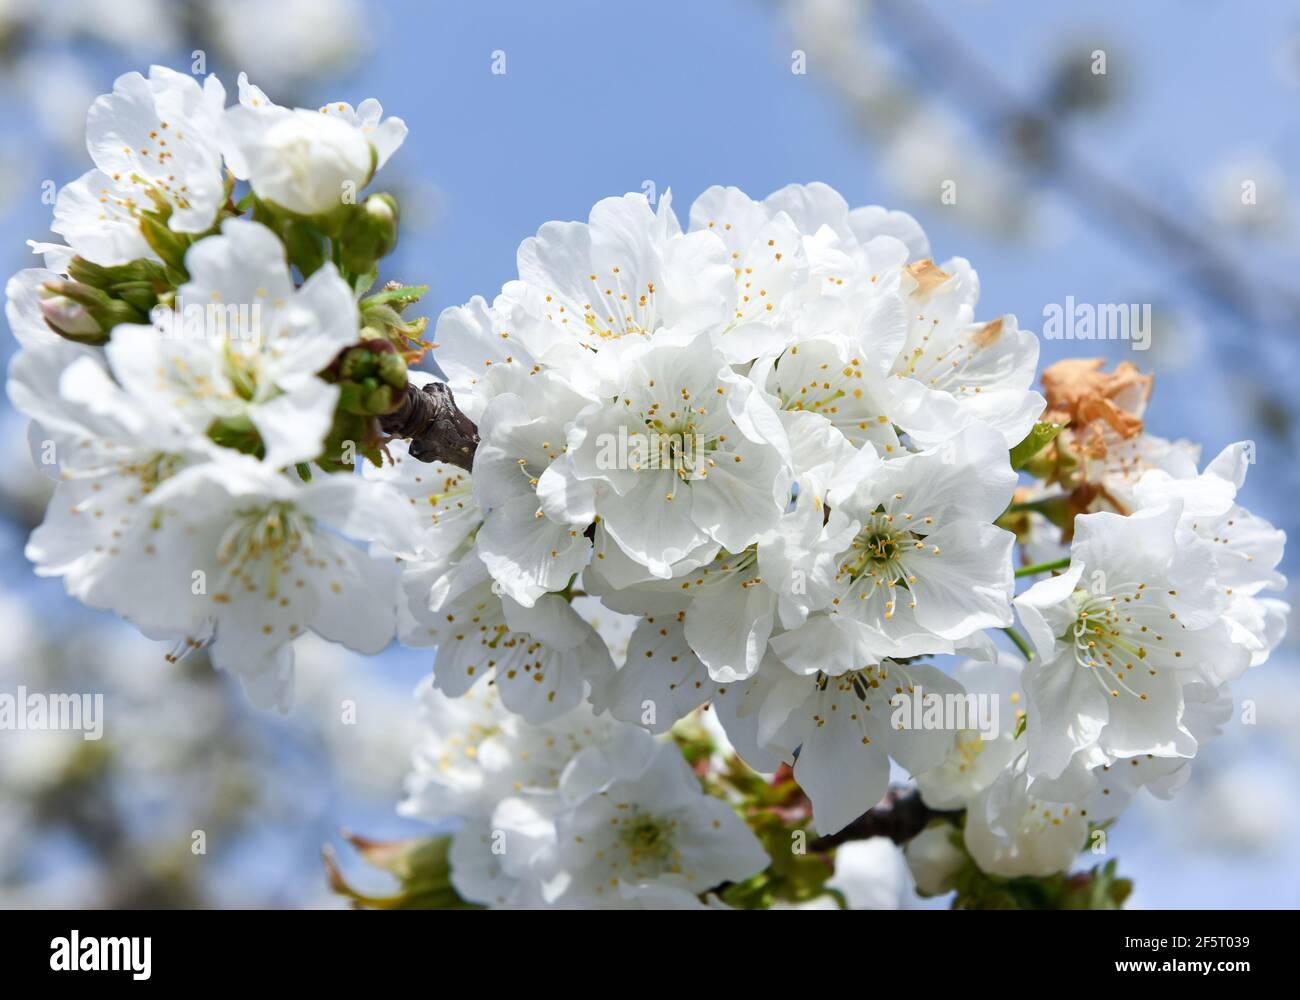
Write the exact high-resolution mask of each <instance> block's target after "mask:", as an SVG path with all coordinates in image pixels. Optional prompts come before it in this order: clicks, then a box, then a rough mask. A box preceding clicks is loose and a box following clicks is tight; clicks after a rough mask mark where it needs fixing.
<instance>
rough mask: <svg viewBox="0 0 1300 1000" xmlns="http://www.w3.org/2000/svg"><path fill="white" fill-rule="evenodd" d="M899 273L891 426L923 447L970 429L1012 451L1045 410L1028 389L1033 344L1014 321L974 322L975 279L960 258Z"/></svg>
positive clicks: (1032, 370)
mask: <svg viewBox="0 0 1300 1000" xmlns="http://www.w3.org/2000/svg"><path fill="white" fill-rule="evenodd" d="M907 270H908V274H909V277H910V278H911V279H912V282H911V290H910V291H907V290H906V288H905V289H904V292H903V294H904V296H905V306H906V309H907V314H908V330H907V339H906V341H905V342H904V344H903V347H902V350H901V351H900V352H899V354H898V356H897V358H896V359H895V360H894V363H893V368H892V374H893V376H894V378H893V379H891V382H890V385H891V389H892V390H893V392H892V395H893V406H894V410H893V412H892V413H891V416H892V417H893V418H894V422H895V423H897V424H898V425H899V426H900V427H902V428H903V429H904V430H906V431H907V433H908V435H909V436H910V437H911V438H912V440H913V441H915V442H917V443H918V444H920V445H921V446H923V447H926V446H929V445H932V444H935V443H937V442H939V441H941V440H943V439H945V438H947V437H950V436H951V435H952V434H953V433H954V432H955V431H957V430H960V429H961V428H963V427H967V426H969V425H971V424H974V423H979V424H984V425H987V426H988V427H991V428H993V429H994V430H995V431H997V432H998V433H999V434H1000V435H1001V436H1002V439H1003V441H1004V442H1005V444H1006V446H1007V447H1008V448H1011V447H1014V446H1015V445H1017V444H1019V443H1020V441H1022V440H1023V439H1024V438H1025V436H1026V435H1027V434H1028V433H1029V431H1030V430H1031V429H1032V428H1033V426H1034V421H1035V420H1037V419H1038V417H1039V415H1040V414H1041V413H1042V412H1043V409H1044V407H1045V406H1046V405H1047V404H1046V401H1045V400H1044V399H1043V397H1042V396H1040V395H1039V394H1038V393H1037V392H1035V391H1033V390H1032V389H1031V388H1030V385H1031V384H1032V383H1033V381H1034V377H1035V375H1036V374H1037V369H1038V338H1036V337H1035V336H1034V335H1033V334H1032V333H1029V332H1028V331H1025V330H1021V329H1020V328H1019V327H1018V326H1017V324H1016V319H1015V317H1014V316H1001V317H999V318H997V319H994V320H990V321H989V322H985V323H977V322H975V315H974V313H975V302H976V300H977V299H978V298H979V279H978V278H977V277H976V275H975V272H974V271H973V270H972V269H971V267H970V265H969V264H968V263H967V262H966V261H964V260H962V259H961V258H955V259H953V260H951V261H947V262H946V263H945V264H944V265H943V268H942V269H940V268H937V267H935V266H934V263H933V262H932V261H928V260H925V261H918V262H915V263H912V264H910V265H908V268H907Z"/></svg>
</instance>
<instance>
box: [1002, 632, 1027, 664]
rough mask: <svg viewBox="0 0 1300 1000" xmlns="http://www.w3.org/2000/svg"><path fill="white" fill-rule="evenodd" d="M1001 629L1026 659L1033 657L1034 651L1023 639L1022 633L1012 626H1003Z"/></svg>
mask: <svg viewBox="0 0 1300 1000" xmlns="http://www.w3.org/2000/svg"><path fill="white" fill-rule="evenodd" d="M1002 631H1003V632H1005V633H1006V634H1007V635H1009V636H1010V637H1011V641H1012V642H1014V643H1015V644H1016V648H1017V649H1019V650H1020V652H1021V653H1023V654H1024V657H1025V659H1026V660H1032V659H1033V658H1034V651H1033V650H1032V649H1030V648H1029V643H1028V642H1026V641H1025V637H1024V636H1023V635H1021V634H1020V633H1019V632H1017V631H1016V630H1015V629H1013V628H1004V629H1003V630H1002Z"/></svg>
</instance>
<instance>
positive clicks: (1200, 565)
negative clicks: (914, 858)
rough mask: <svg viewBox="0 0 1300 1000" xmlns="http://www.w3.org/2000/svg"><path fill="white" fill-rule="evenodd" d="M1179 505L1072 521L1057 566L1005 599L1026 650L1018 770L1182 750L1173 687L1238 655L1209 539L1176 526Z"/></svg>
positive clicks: (1210, 673) (1051, 770)
mask: <svg viewBox="0 0 1300 1000" xmlns="http://www.w3.org/2000/svg"><path fill="white" fill-rule="evenodd" d="M1181 515H1182V504H1181V502H1178V501H1175V502H1172V503H1170V504H1167V505H1165V506H1162V507H1157V508H1151V509H1148V510H1143V511H1139V512H1137V513H1135V514H1133V515H1132V516H1130V517H1121V516H1120V515H1118V514H1112V513H1109V512H1101V513H1097V514H1087V515H1082V516H1080V517H1078V518H1076V519H1075V535H1074V542H1073V545H1072V546H1071V550H1070V556H1071V563H1070V567H1069V569H1068V570H1067V571H1066V572H1065V573H1063V574H1062V575H1060V576H1056V577H1053V578H1051V579H1047V580H1042V581H1039V582H1038V583H1036V584H1035V585H1034V586H1033V587H1031V588H1030V589H1029V590H1027V591H1026V592H1025V593H1023V594H1021V595H1020V596H1019V597H1017V598H1016V600H1015V605H1016V610H1017V611H1018V612H1019V613H1020V617H1021V620H1022V621H1023V622H1024V624H1025V628H1026V630H1027V631H1028V633H1029V637H1030V639H1031V641H1032V642H1033V644H1034V647H1035V649H1036V651H1037V654H1038V655H1037V656H1036V657H1035V658H1034V659H1033V660H1032V661H1031V662H1030V664H1029V665H1028V667H1026V669H1025V671H1024V687H1025V693H1026V694H1027V696H1028V699H1029V716H1030V719H1031V721H1032V725H1031V726H1030V727H1029V730H1028V733H1027V735H1028V751H1029V760H1028V768H1029V773H1030V774H1032V775H1034V776H1036V777H1045V778H1057V777H1059V776H1060V775H1061V774H1062V772H1064V770H1065V769H1066V767H1067V766H1069V765H1070V762H1071V760H1072V759H1073V758H1074V757H1075V756H1076V755H1079V754H1081V755H1082V762H1083V764H1084V765H1085V766H1086V767H1089V768H1091V767H1095V766H1098V765H1103V764H1112V763H1114V762H1115V761H1117V760H1121V759H1126V758H1130V757H1135V756H1138V755H1141V754H1151V755H1153V756H1157V757H1181V758H1188V757H1191V756H1192V755H1193V754H1195V752H1196V741H1195V739H1194V738H1193V737H1192V735H1191V733H1190V732H1188V730H1187V728H1186V725H1185V724H1184V722H1183V715H1184V696H1183V687H1184V685H1185V684H1188V683H1192V682H1196V681H1204V682H1206V683H1209V684H1213V685H1218V684H1221V683H1223V682H1224V681H1227V680H1231V679H1232V678H1234V677H1236V676H1239V675H1240V674H1241V672H1242V671H1244V670H1245V669H1246V667H1247V665H1248V664H1249V661H1250V653H1249V650H1247V649H1246V648H1245V647H1243V646H1240V645H1237V644H1234V643H1233V642H1232V639H1231V636H1230V634H1229V630H1228V627H1227V625H1226V624H1225V623H1224V620H1223V617H1222V615H1223V610H1224V608H1225V606H1226V599H1225V598H1224V597H1223V595H1222V594H1221V593H1220V592H1219V588H1218V587H1217V585H1216V583H1215V579H1214V568H1215V567H1214V553H1213V549H1212V546H1210V545H1209V544H1207V543H1205V542H1203V541H1200V540H1199V539H1195V538H1188V537H1185V536H1181V535H1180V533H1179V531H1178V524H1179V519H1180V517H1181Z"/></svg>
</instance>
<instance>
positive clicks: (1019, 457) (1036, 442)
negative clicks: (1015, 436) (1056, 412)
mask: <svg viewBox="0 0 1300 1000" xmlns="http://www.w3.org/2000/svg"><path fill="white" fill-rule="evenodd" d="M1063 430H1065V424H1054V423H1049V422H1047V421H1043V420H1040V421H1038V423H1036V424H1034V427H1033V430H1031V431H1030V432H1029V433H1028V434H1027V435H1025V439H1024V440H1023V441H1021V442H1020V443H1019V444H1018V445H1016V446H1015V447H1014V448H1012V449H1011V468H1013V469H1023V468H1024V467H1025V466H1026V465H1028V464H1029V460H1030V459H1032V458H1033V457H1034V456H1035V455H1037V454H1038V453H1039V452H1040V451H1042V450H1043V449H1044V448H1046V447H1047V446H1048V445H1049V444H1051V443H1052V442H1053V441H1054V440H1056V436H1057V435H1058V434H1060V433H1061V431H1063Z"/></svg>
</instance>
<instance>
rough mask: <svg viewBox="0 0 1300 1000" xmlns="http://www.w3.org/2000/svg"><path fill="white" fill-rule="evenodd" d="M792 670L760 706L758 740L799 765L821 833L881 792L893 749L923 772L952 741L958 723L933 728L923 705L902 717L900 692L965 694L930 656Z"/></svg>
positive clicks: (867, 806)
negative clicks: (832, 670) (834, 671)
mask: <svg viewBox="0 0 1300 1000" xmlns="http://www.w3.org/2000/svg"><path fill="white" fill-rule="evenodd" d="M786 673H787V674H788V676H787V677H783V678H781V679H780V680H779V682H778V683H775V684H772V685H771V686H770V687H769V689H768V692H767V694H766V698H765V701H764V704H763V705H762V706H761V708H759V709H758V710H759V711H760V712H761V713H762V714H763V715H764V716H765V721H764V724H763V726H762V728H761V729H760V730H759V733H758V740H759V742H760V744H763V745H765V746H767V747H768V748H769V749H771V750H773V751H775V752H777V753H779V754H780V756H782V757H783V758H784V759H785V761H786V762H787V763H792V764H793V765H794V776H795V780H796V781H798V782H799V786H800V787H801V788H803V790H804V791H805V792H807V794H808V797H809V798H810V799H811V800H812V804H813V825H814V826H815V827H816V828H817V832H818V833H821V834H830V833H835V832H836V831H838V830H840V829H842V828H843V827H845V826H847V825H848V824H849V823H851V822H853V820H855V819H857V818H858V817H859V816H861V815H862V814H863V813H864V812H866V811H867V810H868V809H870V808H871V807H872V806H874V805H875V804H876V803H877V802H878V801H879V800H880V798H881V796H883V795H884V794H885V791H886V789H887V788H888V787H889V774H890V766H889V761H890V758H891V757H892V758H893V759H895V760H896V761H898V763H899V764H900V765H902V766H903V767H905V768H906V769H907V770H908V771H910V772H912V773H913V774H916V773H920V772H923V771H928V770H929V769H930V768H932V767H935V766H937V765H938V764H940V763H941V762H942V761H943V760H944V758H945V757H946V755H947V754H948V751H949V750H950V748H951V747H952V741H953V733H954V729H953V728H950V727H940V728H930V727H929V726H928V725H926V724H923V719H922V717H921V713H920V712H919V711H918V712H916V713H914V715H913V716H911V721H910V723H909V722H908V719H907V718H904V717H903V716H901V715H900V716H897V717H896V713H895V709H896V708H898V704H897V700H898V699H910V698H916V699H917V700H918V701H921V702H924V699H926V698H928V697H930V696H937V697H938V698H939V699H943V698H945V697H946V696H949V695H952V696H956V695H960V694H962V688H961V685H960V684H958V683H957V682H956V681H955V680H953V679H952V678H951V677H949V676H948V675H947V674H945V673H943V672H942V671H941V670H938V669H937V668H935V667H933V666H930V665H929V664H924V663H912V664H898V663H893V662H890V661H888V660H884V661H881V662H879V663H876V664H872V665H870V666H866V667H862V668H860V669H855V670H851V671H848V672H846V673H842V674H839V675H836V676H831V675H828V674H825V673H819V674H816V675H814V676H812V677H796V676H795V675H793V674H789V672H788V671H787V672H786ZM725 721H726V717H725V716H724V722H725ZM939 721H940V722H944V721H945V720H943V719H940V720H939Z"/></svg>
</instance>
